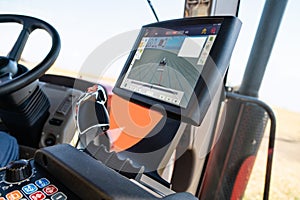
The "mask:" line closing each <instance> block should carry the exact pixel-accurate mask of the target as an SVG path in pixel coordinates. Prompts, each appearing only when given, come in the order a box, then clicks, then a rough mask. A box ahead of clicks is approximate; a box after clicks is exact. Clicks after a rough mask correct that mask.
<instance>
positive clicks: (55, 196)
mask: <svg viewBox="0 0 300 200" xmlns="http://www.w3.org/2000/svg"><path fill="white" fill-rule="evenodd" d="M4 199H7V200H17V199H30V200H42V199H51V200H64V199H72V200H76V199H124V200H125V199H128V200H129V199H130V200H131V199H149V200H150V199H153V200H157V199H164V200H179V199H186V200H196V198H195V197H194V196H193V195H191V194H189V193H175V192H173V193H172V194H170V193H169V194H157V193H155V191H151V190H150V189H149V188H147V187H146V186H145V185H142V184H141V183H138V182H137V181H135V180H133V179H128V178H126V177H125V176H123V175H121V174H119V173H118V172H116V171H114V170H112V169H110V168H109V167H107V166H105V165H104V164H103V163H102V162H100V161H98V160H96V159H94V158H93V157H91V156H90V155H88V154H86V153H84V152H82V151H79V150H78V149H75V148H74V147H72V146H70V145H67V144H61V145H54V146H51V147H46V148H44V149H40V150H38V151H37V152H36V154H35V156H34V159H32V160H19V161H15V162H12V163H10V164H9V165H8V166H6V167H5V168H4V169H2V170H1V172H0V200H4Z"/></svg>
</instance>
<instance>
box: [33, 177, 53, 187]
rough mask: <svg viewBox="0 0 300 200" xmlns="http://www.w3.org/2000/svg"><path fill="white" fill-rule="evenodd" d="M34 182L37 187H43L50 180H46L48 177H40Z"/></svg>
mask: <svg viewBox="0 0 300 200" xmlns="http://www.w3.org/2000/svg"><path fill="white" fill-rule="evenodd" d="M35 184H36V185H37V186H38V187H39V188H44V187H46V186H47V185H49V184H50V181H48V179H46V178H41V179H40V180H37V181H35Z"/></svg>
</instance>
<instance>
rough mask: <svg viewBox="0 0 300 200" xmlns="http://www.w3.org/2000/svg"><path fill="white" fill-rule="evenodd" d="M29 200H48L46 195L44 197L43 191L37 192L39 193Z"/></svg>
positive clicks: (31, 196)
mask: <svg viewBox="0 0 300 200" xmlns="http://www.w3.org/2000/svg"><path fill="white" fill-rule="evenodd" d="M29 198H30V199H31V200H43V199H45V198H46V195H44V193H42V192H41V191H37V192H35V193H33V194H31V195H30V196H29Z"/></svg>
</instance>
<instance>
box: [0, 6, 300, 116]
mask: <svg viewBox="0 0 300 200" xmlns="http://www.w3.org/2000/svg"><path fill="white" fill-rule="evenodd" d="M152 4H153V6H154V8H155V10H156V12H157V15H158V17H159V19H160V20H161V21H163V20H168V19H175V18H181V17H182V16H183V12H184V0H152ZM263 5H264V0H251V1H249V0H242V2H241V6H240V13H239V18H240V19H241V21H242V22H243V26H242V29H241V33H240V35H239V39H238V41H237V44H236V47H235V51H234V53H233V55H232V59H231V65H230V73H229V77H228V84H230V85H232V86H236V85H239V84H240V83H241V80H242V77H243V72H244V70H245V66H246V64H247V60H248V57H249V54H250V50H251V46H252V43H253V40H254V36H255V31H256V28H257V26H258V23H259V17H260V15H261V12H262V9H263ZM299 10H300V1H297V0H289V2H288V5H287V8H286V11H285V15H284V17H283V20H282V24H281V27H280V31H279V32H278V35H277V39H276V42H275V44H274V48H273V53H272V55H271V57H270V60H269V64H268V68H267V70H266V74H265V79H264V80H263V82H262V87H261V89H260V93H259V97H260V99H262V100H263V101H265V102H266V103H268V104H270V105H273V106H278V107H283V108H286V109H289V110H292V111H296V112H300V104H299V102H300V92H298V91H299V88H298V87H299V86H300V66H299V64H298V59H297V58H298V57H299V55H298V54H299V52H300V44H299V38H298V37H299V36H298V35H299V33H300V26H299V22H298V21H297V20H298V19H299V18H300V13H299ZM0 13H1V14H23V15H30V16H34V17H37V18H40V19H43V20H45V21H47V22H49V23H50V24H52V25H53V26H54V27H55V28H56V29H57V31H58V32H59V34H60V36H61V41H62V49H61V53H60V56H59V58H58V61H57V65H59V66H61V67H62V68H64V69H66V70H71V71H76V70H78V69H79V68H80V67H81V66H82V65H83V64H84V62H85V60H86V58H87V57H88V56H89V55H90V54H91V53H92V52H93V51H94V50H95V49H96V48H97V47H99V46H101V45H103V44H105V42H107V41H109V42H110V41H113V40H112V38H114V37H115V36H118V34H120V33H124V32H128V31H133V33H134V34H136V33H137V32H138V31H137V30H138V29H140V27H141V26H142V25H145V24H148V23H153V22H155V21H156V20H155V18H154V16H153V14H152V12H151V10H150V8H149V6H148V4H147V1H146V0H127V1H124V0H122V1H99V0H88V1H83V0H72V1H71V0H64V1H60V0H51V1H50V0H44V1H40V0H26V1H24V0H1V1H0ZM19 30H20V26H11V25H2V24H1V25H0V53H1V54H2V53H3V52H4V54H6V52H8V51H9V49H10V48H11V45H12V44H13V42H14V40H15V38H16V37H17V36H18V31H19ZM132 38H133V39H132V43H133V41H134V37H132ZM40 40H42V41H44V43H41V42H36V41H40ZM124 40H126V38H124ZM129 44H130V42H129ZM27 46H28V47H26V49H25V51H24V53H23V57H24V58H26V59H29V60H30V61H38V60H39V59H40V58H41V57H42V56H43V55H46V53H47V52H48V50H49V48H50V39H49V37H48V36H47V34H45V33H44V32H42V31H40V32H37V33H34V34H32V37H31V38H30V40H29V42H28V45H27ZM127 46H128V49H130V48H131V45H127ZM117 48H118V44H116V43H114V42H112V43H111V50H112V51H113V50H116V49H117ZM32 52H34V54H33V53H32ZM125 58H126V55H121V56H120V57H119V58H118V59H115V60H114V65H119V66H122V63H123V62H124V59H125ZM99 59H101V58H99ZM120 68H121V67H120Z"/></svg>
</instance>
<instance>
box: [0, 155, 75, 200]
mask: <svg viewBox="0 0 300 200" xmlns="http://www.w3.org/2000/svg"><path fill="white" fill-rule="evenodd" d="M30 164H31V166H32V167H33V175H32V176H31V177H30V178H29V179H27V180H26V181H22V182H19V183H15V184H7V183H6V182H5V181H3V177H4V175H5V172H4V171H1V172H0V200H44V199H45V200H50V199H52V200H53V199H54V200H64V199H72V200H73V199H74V200H77V199H79V198H78V197H77V196H76V195H75V194H74V193H72V192H71V191H70V190H69V189H67V188H65V187H64V186H63V185H62V184H60V183H58V182H57V181H54V179H52V178H50V177H48V176H47V173H45V172H43V170H42V169H41V168H38V169H37V168H36V167H34V161H33V160H31V161H30Z"/></svg>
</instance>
